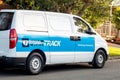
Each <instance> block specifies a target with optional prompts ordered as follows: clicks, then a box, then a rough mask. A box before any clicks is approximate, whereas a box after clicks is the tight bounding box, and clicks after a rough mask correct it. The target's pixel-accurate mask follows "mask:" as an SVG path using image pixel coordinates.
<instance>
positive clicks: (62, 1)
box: [4, 0, 111, 28]
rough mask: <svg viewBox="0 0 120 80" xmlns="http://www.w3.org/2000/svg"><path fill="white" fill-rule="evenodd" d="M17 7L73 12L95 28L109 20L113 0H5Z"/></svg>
mask: <svg viewBox="0 0 120 80" xmlns="http://www.w3.org/2000/svg"><path fill="white" fill-rule="evenodd" d="M4 1H5V2H6V3H8V4H10V5H12V6H13V8H15V9H30V10H43V11H55V12H63V13H72V14H76V15H79V16H82V17H83V18H85V19H86V20H87V21H88V22H89V23H90V24H91V25H92V26H93V27H94V28H95V27H96V26H97V24H99V23H102V22H104V21H105V20H108V18H109V7H110V6H109V4H110V1H111V0H4Z"/></svg>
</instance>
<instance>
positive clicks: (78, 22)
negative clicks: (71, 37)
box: [73, 17, 90, 33]
mask: <svg viewBox="0 0 120 80" xmlns="http://www.w3.org/2000/svg"><path fill="white" fill-rule="evenodd" d="M73 19H74V23H75V26H76V27H77V32H82V33H85V32H86V31H90V28H89V26H88V25H87V24H86V23H85V22H84V21H82V20H81V19H79V18H75V17H74V18H73Z"/></svg>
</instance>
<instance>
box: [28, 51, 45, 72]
mask: <svg viewBox="0 0 120 80" xmlns="http://www.w3.org/2000/svg"><path fill="white" fill-rule="evenodd" d="M26 69H27V72H28V73H29V74H39V73H40V72H41V71H42V69H43V58H42V56H41V55H40V54H39V53H36V52H34V53H33V54H31V55H30V56H29V58H28V60H27V65H26Z"/></svg>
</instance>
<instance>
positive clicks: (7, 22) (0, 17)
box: [0, 12, 13, 31]
mask: <svg viewBox="0 0 120 80" xmlns="http://www.w3.org/2000/svg"><path fill="white" fill-rule="evenodd" d="M12 18H13V13H10V12H1V13H0V31H2V30H8V29H10V28H11V23H12Z"/></svg>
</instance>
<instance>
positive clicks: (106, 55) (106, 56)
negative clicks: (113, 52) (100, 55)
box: [94, 48, 108, 61]
mask: <svg viewBox="0 0 120 80" xmlns="http://www.w3.org/2000/svg"><path fill="white" fill-rule="evenodd" d="M99 50H102V51H104V52H105V59H106V61H107V60H108V54H107V51H106V50H105V49H104V48H99V49H97V50H96V52H95V54H96V53H97V51H99ZM94 56H95V55H94Z"/></svg>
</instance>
